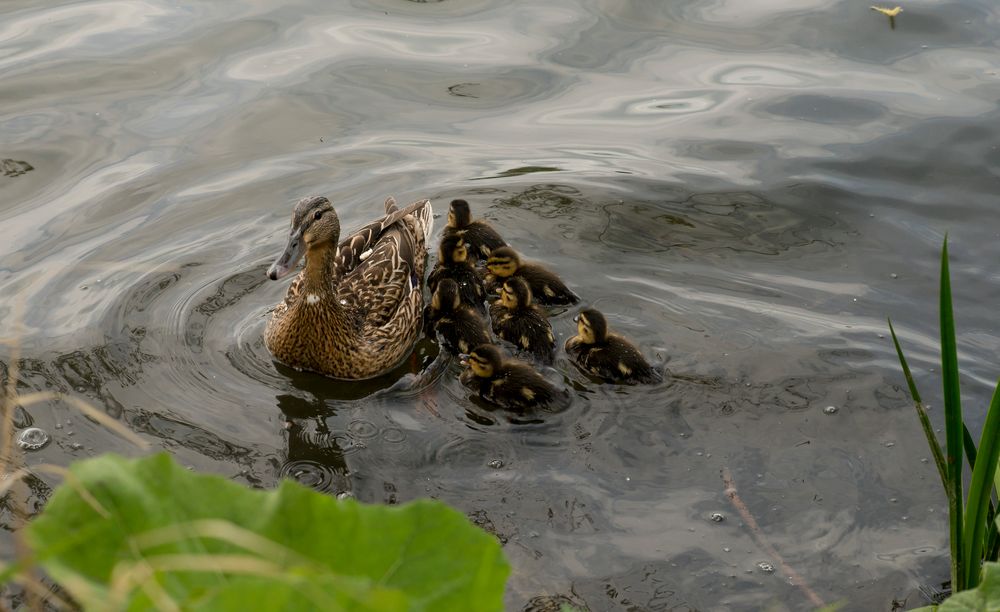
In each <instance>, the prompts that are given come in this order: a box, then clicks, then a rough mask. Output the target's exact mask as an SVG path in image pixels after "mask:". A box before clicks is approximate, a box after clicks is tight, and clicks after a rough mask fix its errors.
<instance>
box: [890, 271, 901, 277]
mask: <svg viewBox="0 0 1000 612" xmlns="http://www.w3.org/2000/svg"><path fill="white" fill-rule="evenodd" d="M889 278H899V275H898V274H896V273H895V272H893V273H892V274H890V275H889Z"/></svg>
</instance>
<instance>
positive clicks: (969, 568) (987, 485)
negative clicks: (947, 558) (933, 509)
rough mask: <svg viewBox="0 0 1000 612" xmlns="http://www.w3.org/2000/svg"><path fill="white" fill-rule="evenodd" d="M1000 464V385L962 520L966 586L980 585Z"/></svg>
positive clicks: (987, 420)
mask: <svg viewBox="0 0 1000 612" xmlns="http://www.w3.org/2000/svg"><path fill="white" fill-rule="evenodd" d="M998 461H1000V383H998V384H997V388H996V390H995V391H994V392H993V400H992V401H991V402H990V407H989V410H988V411H987V412H986V423H985V424H984V425H983V434H982V437H981V438H980V439H979V460H978V461H977V462H976V467H975V469H973V470H972V482H971V483H970V484H969V505H968V510H967V512H968V514H967V515H966V517H965V542H964V545H965V567H966V574H967V576H968V578H967V581H966V586H967V587H968V588H970V589H971V588H973V587H975V586H976V585H977V584H979V570H980V565H981V560H982V554H983V544H984V540H985V539H986V536H987V533H988V531H989V526H990V520H989V518H990V516H989V514H990V513H989V506H990V501H991V498H992V496H993V479H994V477H995V476H996V471H997V462H998Z"/></svg>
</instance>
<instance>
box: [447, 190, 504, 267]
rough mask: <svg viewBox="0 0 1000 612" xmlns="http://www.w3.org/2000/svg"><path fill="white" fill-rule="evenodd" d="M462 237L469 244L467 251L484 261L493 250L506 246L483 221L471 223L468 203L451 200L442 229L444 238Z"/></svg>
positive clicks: (498, 235)
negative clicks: (445, 222)
mask: <svg viewBox="0 0 1000 612" xmlns="http://www.w3.org/2000/svg"><path fill="white" fill-rule="evenodd" d="M448 236H462V237H463V238H465V241H466V242H468V243H469V250H470V251H472V253H473V254H474V255H475V258H476V259H477V260H478V259H486V258H487V257H489V256H490V252H491V251H493V249H496V248H499V247H502V246H506V245H507V243H506V242H504V240H503V238H501V237H500V234H498V233H497V231H496V230H495V229H493V228H492V227H491V226H490V224H489V223H487V222H485V221H473V220H472V213H471V212H470V211H469V203H468V202H466V201H465V200H452V201H451V206H450V208H449V209H448V225H447V226H446V227H445V228H444V237H445V238H447V237H448Z"/></svg>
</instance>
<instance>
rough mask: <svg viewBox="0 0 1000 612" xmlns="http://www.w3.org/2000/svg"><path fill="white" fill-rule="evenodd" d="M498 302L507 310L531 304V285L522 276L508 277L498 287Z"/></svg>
mask: <svg viewBox="0 0 1000 612" xmlns="http://www.w3.org/2000/svg"><path fill="white" fill-rule="evenodd" d="M500 303H501V304H502V305H503V307H504V308H507V309H508V310H514V309H515V308H527V307H528V306H531V287H529V286H528V283H526V282H525V281H524V279H523V278H511V279H508V280H507V281H506V282H505V283H504V284H503V287H502V288H501V289H500Z"/></svg>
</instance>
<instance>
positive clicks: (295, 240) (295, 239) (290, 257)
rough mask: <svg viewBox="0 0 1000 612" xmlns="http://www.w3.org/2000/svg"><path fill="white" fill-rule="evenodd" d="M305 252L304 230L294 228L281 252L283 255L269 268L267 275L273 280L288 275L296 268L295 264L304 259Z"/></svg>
mask: <svg viewBox="0 0 1000 612" xmlns="http://www.w3.org/2000/svg"><path fill="white" fill-rule="evenodd" d="M303 254H305V241H303V240H302V230H301V229H297V230H293V231H292V233H291V235H290V236H288V244H286V245H285V250H284V251H282V252H281V255H279V256H278V258H277V259H275V260H274V263H273V264H271V267H270V268H268V270H267V277H268V278H270V279H271V280H278V279H279V278H282V277H284V276H288V273H289V272H291V271H292V270H294V269H295V265H296V264H298V263H299V260H300V259H302V255H303Z"/></svg>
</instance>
